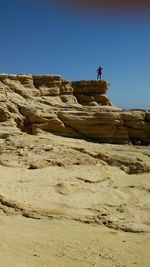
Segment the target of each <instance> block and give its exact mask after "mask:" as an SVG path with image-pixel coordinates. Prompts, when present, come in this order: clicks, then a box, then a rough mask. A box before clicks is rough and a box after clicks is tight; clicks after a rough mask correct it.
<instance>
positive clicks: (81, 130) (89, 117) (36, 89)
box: [0, 74, 150, 145]
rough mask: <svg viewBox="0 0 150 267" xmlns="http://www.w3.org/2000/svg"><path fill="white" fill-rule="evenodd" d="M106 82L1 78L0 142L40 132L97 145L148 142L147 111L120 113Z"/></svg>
mask: <svg viewBox="0 0 150 267" xmlns="http://www.w3.org/2000/svg"><path fill="white" fill-rule="evenodd" d="M107 89H108V82H107V81H77V82H72V83H71V82H70V81H67V80H64V79H62V78H61V77H60V76H49V75H33V76H32V75H8V74H1V75H0V138H6V137H7V136H9V135H10V134H16V133H21V132H22V131H23V132H27V133H29V134H38V132H39V131H46V132H51V133H54V134H58V135H64V136H71V137H83V138H93V139H95V140H98V141H99V142H109V143H128V142H133V143H135V144H137V143H138V144H146V145H147V144H150V110H121V109H119V108H115V107H113V106H112V104H111V102H110V100H109V98H108V97H107V96H106V91H107Z"/></svg>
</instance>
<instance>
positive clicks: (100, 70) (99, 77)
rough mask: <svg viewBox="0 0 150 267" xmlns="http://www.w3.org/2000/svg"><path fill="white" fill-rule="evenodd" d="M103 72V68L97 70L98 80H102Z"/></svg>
mask: <svg viewBox="0 0 150 267" xmlns="http://www.w3.org/2000/svg"><path fill="white" fill-rule="evenodd" d="M102 72H103V68H102V67H99V68H98V69H97V80H98V79H100V80H101V78H102Z"/></svg>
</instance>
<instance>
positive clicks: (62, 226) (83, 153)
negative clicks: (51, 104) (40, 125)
mask: <svg viewBox="0 0 150 267" xmlns="http://www.w3.org/2000/svg"><path fill="white" fill-rule="evenodd" d="M149 159H150V148H149V147H135V146H130V145H110V144H109V145H108V144H98V143H92V142H89V141H85V140H77V139H71V138H63V137H58V136H54V135H51V134H45V135H39V136H34V137H33V136H29V135H26V134H22V135H20V136H19V135H18V136H17V138H16V136H14V137H13V136H12V137H9V138H7V139H6V140H5V141H4V140H1V142H0V236H1V243H0V266H2V267H9V266H13V267H18V266H19V267H24V266H28V267H30V266H46V267H48V266H106V267H109V266H118V267H119V266H121V267H123V266H124V267H125V266H139V267H141V266H145V267H149V266H150V261H149V247H150V160H149Z"/></svg>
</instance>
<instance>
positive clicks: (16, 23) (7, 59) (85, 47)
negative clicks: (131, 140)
mask: <svg viewBox="0 0 150 267" xmlns="http://www.w3.org/2000/svg"><path fill="white" fill-rule="evenodd" d="M31 2H32V1H31V0H30V1H29V0H13V1H12V0H5V1H2V2H1V6H0V25H1V37H0V73H33V74H42V73H47V74H48V73H49V74H60V75H62V76H63V77H64V78H67V79H70V80H79V79H95V78H96V69H97V67H98V66H99V65H102V66H103V68H104V73H103V78H104V79H106V80H109V82H110V84H111V86H110V88H109V91H108V95H109V97H110V99H111V100H112V102H113V103H114V104H116V105H118V106H120V107H123V108H135V107H136V108H147V109H150V19H149V18H148V16H146V15H145V16H142V15H141V16H140V15H138V16H137V17H136V16H131V15H130V16H128V15H127V14H117V13H116V14H114V15H110V14H108V13H107V14H105V13H103V14H101V13H99V14H98V13H97V14H96V13H91V14H87V13H86V12H85V13H82V14H81V13H80V12H75V11H74V12H73V10H70V9H67V8H66V9H65V8H58V7H57V8H56V7H55V8H54V7H50V8H48V7H45V6H42V5H39V4H38V5H35V4H33V3H32V4H31ZM34 3H36V1H34Z"/></svg>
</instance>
